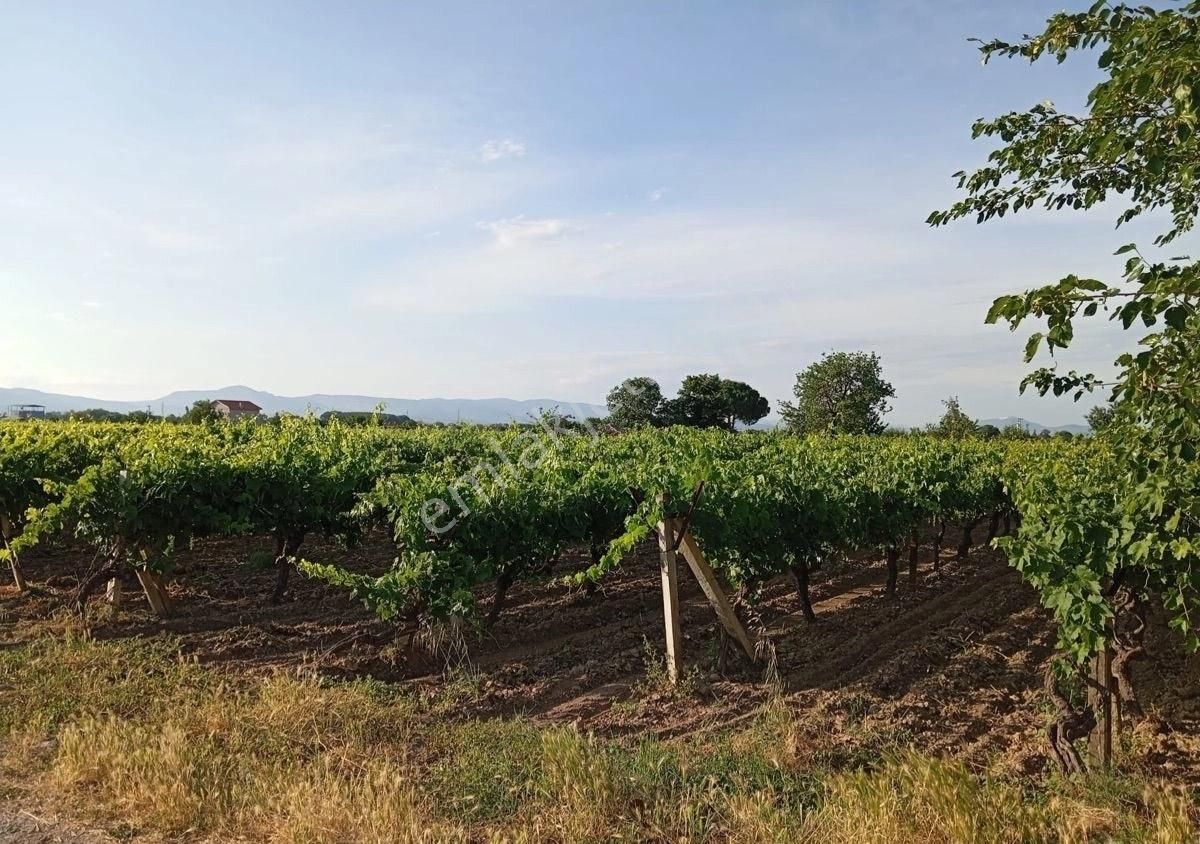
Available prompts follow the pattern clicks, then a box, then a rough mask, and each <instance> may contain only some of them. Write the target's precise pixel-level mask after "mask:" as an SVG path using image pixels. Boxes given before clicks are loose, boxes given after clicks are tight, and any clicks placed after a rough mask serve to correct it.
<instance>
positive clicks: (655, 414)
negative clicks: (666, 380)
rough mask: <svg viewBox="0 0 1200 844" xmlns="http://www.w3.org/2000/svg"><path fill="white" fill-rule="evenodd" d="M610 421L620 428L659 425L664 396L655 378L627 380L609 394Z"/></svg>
mask: <svg viewBox="0 0 1200 844" xmlns="http://www.w3.org/2000/svg"><path fill="white" fill-rule="evenodd" d="M607 401H608V421H609V422H610V423H611V424H613V425H615V426H616V427H618V428H637V427H640V426H643V425H657V424H659V422H660V414H661V413H662V405H663V394H662V389H661V388H660V387H659V386H658V382H657V381H655V380H654V379H653V378H646V377H640V378H626V379H625V380H624V381H622V382H621V383H620V384H618V385H617V386H616V387H613V388H612V390H610V391H609V393H608V400H607Z"/></svg>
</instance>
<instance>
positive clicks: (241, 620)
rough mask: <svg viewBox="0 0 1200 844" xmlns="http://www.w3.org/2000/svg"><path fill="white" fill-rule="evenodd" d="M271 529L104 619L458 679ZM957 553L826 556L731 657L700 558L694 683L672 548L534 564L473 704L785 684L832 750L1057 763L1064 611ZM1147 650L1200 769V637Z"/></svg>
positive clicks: (621, 717) (1013, 769) (46, 581)
mask: <svg viewBox="0 0 1200 844" xmlns="http://www.w3.org/2000/svg"><path fill="white" fill-rule="evenodd" d="M269 551H270V544H269V542H268V541H267V540H266V539H253V538H251V539H237V540H210V541H205V542H202V543H199V544H198V545H197V547H196V548H194V549H192V550H189V551H187V552H185V553H182V554H180V555H179V559H178V565H177V571H176V573H175V575H174V576H173V577H172V578H171V580H170V582H169V591H170V595H171V599H172V602H173V605H174V607H173V614H172V616H171V617H170V618H166V619H160V618H157V617H155V616H154V615H153V614H151V613H150V611H149V607H148V606H147V605H146V604H145V600H144V598H143V597H142V596H141V594H140V592H138V591H136V588H137V587H136V581H132V580H131V581H130V582H129V583H128V584H127V585H126V596H125V601H124V604H123V607H122V610H121V612H120V613H119V615H117V617H115V618H113V619H107V618H103V616H104V615H105V614H106V612H107V610H106V608H103V607H102V606H101V605H100V604H99V603H97V604H94V608H93V616H94V617H95V621H94V629H93V635H95V636H96V637H97V638H114V637H131V636H160V635H171V636H175V637H178V640H179V642H180V644H181V649H182V650H183V652H184V653H185V654H187V655H189V656H194V657H195V658H196V659H198V660H199V661H201V662H206V663H212V664H215V665H218V666H220V667H221V668H222V669H223V670H227V671H229V672H234V673H238V672H241V673H264V672H270V671H274V670H277V669H287V670H294V669H297V668H306V669H309V670H313V671H316V672H320V673H323V674H328V675H331V676H336V677H363V676H373V677H378V678H380V679H384V680H387V681H391V682H396V683H400V684H403V685H406V686H409V687H412V688H413V689H414V690H417V691H421V692H428V691H435V690H436V689H437V688H439V686H440V685H441V684H443V683H444V669H445V662H444V661H443V660H439V659H431V658H430V657H428V655H423V654H421V653H418V652H416V651H414V650H413V649H412V648H410V647H407V646H406V645H405V643H403V642H397V641H396V631H395V628H393V627H391V626H389V625H386V624H383V623H381V622H379V621H377V620H376V619H375V618H374V617H373V616H371V615H370V614H369V613H368V612H367V611H366V610H364V609H363V608H362V607H361V606H359V605H358V604H356V603H355V602H354V601H352V600H351V599H350V598H349V597H348V596H347V595H346V594H345V593H344V592H343V591H342V590H340V589H337V588H334V587H330V586H326V585H323V584H321V583H317V582H314V581H311V580H307V579H306V578H304V577H301V576H296V577H293V583H292V587H291V589H290V591H289V595H288V598H287V600H286V601H285V602H284V603H282V604H281V605H278V606H273V605H271V604H270V602H269V596H270V594H271V588H272V586H273V583H274V576H275V575H274V572H273V570H270V569H267V568H262V567H257V566H255V565H254V564H253V562H252V561H253V560H255V559H257V558H260V557H263V556H265V555H266V553H267V552H269ZM302 553H303V555H304V556H307V557H309V558H311V559H314V560H324V561H336V562H340V563H342V564H345V565H348V566H349V567H351V568H354V569H356V570H359V571H373V572H380V571H383V570H385V569H386V567H387V566H388V564H389V563H390V561H391V559H392V556H393V550H392V548H391V545H390V543H389V542H388V541H387V540H386V538H383V537H371V538H369V539H368V541H367V542H365V543H364V544H363V545H362V546H360V547H358V548H356V549H354V550H350V551H347V550H345V549H342V548H339V547H337V546H336V545H333V544H325V543H320V542H316V543H312V544H310V545H306V546H305V547H304V548H303V549H302ZM951 557H952V552H950V551H946V552H943V559H942V560H940V561H939V565H938V566H937V567H936V570H935V567H934V565H933V560H932V559H931V549H930V547H929V546H925V547H924V548H923V549H922V553H921V557H920V571H919V577H918V578H917V580H916V582H910V581H909V579H908V577H907V574H902V576H901V579H900V585H899V589H898V594H897V595H896V596H894V597H888V596H886V595H885V592H884V583H885V580H886V566H885V564H884V563H883V561H882V560H880V559H877V558H875V557H874V556H872V555H866V556H863V557H859V558H856V559H850V560H845V561H841V562H839V563H830V564H827V565H826V566H825V568H824V570H822V571H820V572H818V573H816V574H814V575H813V583H812V596H813V602H814V607H815V610H816V613H817V617H818V620H817V622H816V623H815V624H809V623H807V622H805V620H804V618H803V616H802V615H801V614H800V604H799V600H798V599H797V597H796V594H795V591H794V589H793V587H792V584H791V582H790V581H788V580H785V579H780V580H778V581H775V582H772V583H770V584H768V585H767V587H766V588H765V589H764V591H763V594H762V596H761V599H760V600H759V601H758V602H757V603H756V604H755V605H753V606H752V607H751V608H750V611H749V615H748V617H747V620H748V621H749V623H750V624H751V626H752V628H753V629H756V630H765V631H766V634H767V638H768V639H769V641H770V642H771V644H772V646H773V654H769V655H768V656H767V657H766V659H764V660H762V661H760V663H759V664H751V663H750V662H749V660H747V659H745V658H744V657H741V658H739V657H738V655H736V654H733V655H732V656H731V658H730V659H729V660H727V661H726V664H725V670H724V671H722V672H718V671H717V664H718V663H717V658H716V654H717V651H718V649H719V637H718V634H717V624H716V621H715V616H714V614H713V612H712V610H711V608H710V607H709V605H708V603H707V601H706V600H705V598H704V596H703V594H702V592H701V591H700V589H699V587H698V585H697V584H696V583H695V581H694V580H693V579H692V578H691V575H690V573H689V572H688V571H687V569H686V567H685V566H683V565H682V564H681V567H680V569H681V571H680V574H681V584H682V587H681V602H682V627H683V631H684V642H683V653H684V658H685V661H686V663H687V665H688V671H687V676H686V682H685V684H684V689H685V693H683V694H680V693H668V692H667V691H665V689H664V686H663V684H661V683H658V682H655V676H656V673H657V670H656V668H655V658H654V654H655V653H656V650H660V649H661V643H662V641H663V619H662V597H661V586H660V579H659V571H658V556H657V552H656V549H655V548H653V547H649V546H648V547H645V548H643V549H640V550H639V552H638V553H637V554H636V555H635V556H634V558H633V559H632V560H630V561H628V562H627V564H626V566H625V567H624V569H623V570H622V571H621V572H619V573H617V574H616V575H615V576H614V577H612V578H610V579H609V580H608V581H606V582H605V583H604V584H603V585H602V588H601V591H600V592H599V593H598V594H596V595H593V596H590V597H589V596H585V595H584V594H583V593H582V591H581V590H579V589H577V588H569V587H567V586H564V585H563V584H562V583H561V582H559V581H558V580H556V579H555V578H554V577H548V578H547V580H546V581H545V582H543V583H526V584H520V585H518V586H515V587H513V589H512V590H511V591H510V592H509V595H508V600H507V603H506V606H505V609H504V612H503V613H502V615H501V616H500V618H499V620H498V622H497V623H496V624H495V625H493V626H492V627H491V628H490V629H488V630H486V631H483V632H482V633H471V634H469V635H468V636H467V648H468V653H469V665H470V667H471V669H470V672H471V675H472V676H473V677H474V678H475V679H474V681H473V687H474V690H475V691H474V693H473V694H471V695H470V696H468V697H466V698H464V699H463V700H462V702H461V714H462V715H463V716H464V717H468V716H472V715H487V714H492V715H514V716H516V715H520V716H523V717H527V718H529V719H532V720H533V721H535V722H542V723H554V722H558V723H576V724H578V725H579V726H580V727H582V728H584V729H588V730H592V731H595V732H597V733H600V734H604V735H610V736H614V737H623V736H628V737H643V736H651V735H652V736H657V737H661V738H668V739H669V738H672V737H676V736H686V735H694V734H697V733H705V732H712V731H718V730H723V729H726V728H728V727H730V726H732V725H736V724H737V723H738V722H739V721H742V720H746V719H749V718H751V717H753V716H754V714H755V713H756V712H758V711H760V708H761V705H762V704H763V703H765V702H766V701H767V700H768V699H770V698H772V697H774V698H775V699H777V700H781V701H782V702H783V703H785V704H786V705H787V706H788V707H789V708H790V709H791V710H792V711H793V712H794V713H795V716H796V718H797V719H798V725H799V726H798V729H797V731H796V734H795V739H794V740H795V742H796V744H797V746H796V747H793V748H789V750H790V751H791V752H793V753H799V754H800V755H801V756H804V755H811V756H812V758H813V760H814V762H826V763H836V762H837V761H838V760H853V759H854V758H861V757H862V756H864V755H869V754H877V753H878V751H879V749H880V748H882V747H891V746H895V745H896V744H903V743H906V742H912V743H914V744H916V745H917V746H918V747H920V748H921V749H923V750H925V751H933V752H945V753H949V754H951V755H954V756H956V757H959V758H962V759H964V760H966V761H967V762H968V763H969V764H971V765H972V766H973V767H976V768H978V769H980V770H989V771H993V772H997V773H999V772H1004V773H1009V774H1022V775H1027V776H1028V775H1037V774H1038V773H1039V772H1041V771H1043V770H1045V769H1046V767H1047V765H1048V764H1049V762H1048V756H1047V753H1046V746H1045V743H1044V741H1043V739H1042V734H1043V731H1044V727H1045V725H1046V724H1047V722H1048V713H1049V712H1050V708H1049V705H1048V703H1047V700H1046V698H1045V695H1044V693H1043V692H1042V688H1041V687H1042V674H1043V670H1044V668H1045V665H1046V663H1047V661H1048V660H1049V659H1050V657H1051V656H1052V651H1053V644H1054V633H1053V628H1052V625H1051V623H1050V619H1049V616H1048V614H1047V613H1046V612H1045V611H1044V610H1043V609H1041V608H1040V607H1039V606H1038V603H1037V600H1036V596H1035V594H1034V593H1033V591H1032V590H1031V589H1030V588H1029V587H1028V586H1026V585H1025V584H1024V583H1022V581H1021V579H1020V577H1019V575H1018V574H1017V573H1016V572H1014V571H1013V570H1012V569H1010V568H1009V567H1008V566H1007V565H1006V562H1005V560H1004V559H1003V558H1002V557H1001V555H999V554H998V553H997V552H995V551H992V550H990V549H988V548H985V547H979V546H977V547H976V548H974V549H973V550H972V552H971V554H970V555H969V556H968V558H967V559H965V560H963V561H956V560H954V559H951ZM906 563H907V561H906V560H904V561H902V567H904V566H906ZM583 564H584V562H583V559H582V556H581V555H580V554H573V555H567V557H565V558H564V559H562V560H560V561H558V562H557V564H556V567H555V570H554V574H555V575H558V574H562V573H565V572H567V571H569V570H571V569H572V568H573V567H579V566H582V565H583ZM90 565H91V562H90V558H89V557H88V556H87V555H82V554H80V553H78V552H72V551H53V552H47V553H41V554H38V555H35V556H32V557H31V558H30V559H28V561H27V569H28V574H29V577H30V579H31V580H32V581H33V583H34V585H35V590H34V591H33V592H32V594H28V595H24V596H16V595H14V594H13V593H12V591H11V590H9V591H4V592H0V639H2V640H4V641H6V642H9V643H11V642H14V641H20V640H23V639H28V638H31V637H34V636H37V635H43V634H44V633H46V632H48V631H52V630H54V629H55V627H56V626H58V625H61V624H64V623H66V621H65V619H66V614H67V610H66V609H65V607H66V605H67V604H68V603H69V599H70V597H71V595H72V593H73V590H74V589H75V586H76V584H77V582H78V580H79V578H81V577H83V576H86V573H87V569H88V568H89V567H90ZM480 600H481V602H484V603H486V602H488V601H490V600H491V595H490V594H488V592H486V591H484V592H482V593H481V595H480ZM648 652H649V653H650V658H649V659H648V657H647V654H648ZM1147 652H1148V653H1149V654H1150V655H1151V656H1150V657H1148V658H1146V659H1144V660H1142V661H1140V662H1138V663H1136V664H1135V681H1136V682H1137V685H1138V687H1139V689H1140V690H1141V694H1142V697H1143V701H1142V702H1143V705H1144V706H1145V708H1146V710H1147V717H1146V718H1145V720H1144V721H1143V722H1141V723H1140V724H1139V725H1138V726H1137V728H1136V729H1135V731H1134V733H1133V743H1132V747H1133V749H1132V752H1133V753H1135V754H1136V755H1137V758H1138V759H1139V760H1140V762H1141V763H1142V764H1144V765H1145V766H1146V767H1147V768H1149V769H1150V772H1151V773H1153V774H1154V775H1156V776H1160V777H1165V778H1167V779H1169V780H1172V781H1174V782H1178V783H1185V784H1189V785H1191V786H1192V787H1197V788H1200V657H1198V656H1195V655H1193V656H1190V657H1189V656H1187V655H1185V654H1184V653H1183V652H1182V650H1181V648H1180V646H1179V642H1178V641H1177V639H1176V637H1174V636H1173V634H1169V633H1167V632H1166V631H1165V629H1164V628H1163V627H1162V625H1161V624H1158V623H1152V624H1151V626H1150V634H1149V636H1148V640H1147Z"/></svg>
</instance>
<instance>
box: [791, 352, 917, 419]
mask: <svg viewBox="0 0 1200 844" xmlns="http://www.w3.org/2000/svg"><path fill="white" fill-rule="evenodd" d="M794 393H795V396H796V402H795V404H791V403H788V402H784V403H783V405H782V407H781V411H780V412H781V414H782V416H783V419H784V422H786V423H787V426H788V428H790V429H791V430H793V431H797V432H799V433H803V434H810V433H839V434H878V433H882V432H883V430H884V427H885V426H884V424H883V415H884V414H885V413H887V412H888V411H889V410H891V407H889V406H888V403H887V400H888V399H890V398H892V397H894V396H895V395H896V391H895V389H894V388H893V387H892V385H891V384H889V383H888V382H887V381H885V380H884V379H883V369H882V366H881V364H880V361H879V355H877V354H875V353H874V352H834V353H831V354H825V355H822V357H821V360H819V361H817V362H816V363H813V364H811V365H810V366H809V367H808V368H807V369H805V370H804V371H803V372H801V373H800V374H798V375H797V376H796V386H795V389H794Z"/></svg>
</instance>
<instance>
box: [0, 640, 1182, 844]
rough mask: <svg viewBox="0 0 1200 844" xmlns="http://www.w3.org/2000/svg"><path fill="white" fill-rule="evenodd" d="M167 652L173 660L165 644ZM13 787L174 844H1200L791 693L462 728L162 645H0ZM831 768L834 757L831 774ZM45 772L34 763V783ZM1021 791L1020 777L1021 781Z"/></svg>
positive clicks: (1111, 802)
mask: <svg viewBox="0 0 1200 844" xmlns="http://www.w3.org/2000/svg"><path fill="white" fill-rule="evenodd" d="M167 650H168V651H169V649H167ZM0 704H3V706H4V707H5V708H4V709H3V710H0V741H3V746H2V747H0V750H3V754H0V755H3V757H4V758H5V759H6V760H8V761H10V762H11V760H17V759H20V760H22V761H21V763H20V765H18V764H7V763H6V765H5V766H4V768H3V769H2V770H0V775H2V776H3V778H4V779H5V780H7V781H8V782H9V784H10V785H11V784H12V783H13V782H17V780H16V777H17V772H18V770H19V769H21V770H22V775H23V778H22V779H21V781H19V782H18V785H19V787H22V788H27V789H30V788H32V789H36V790H38V791H39V792H42V793H43V794H46V795H52V796H54V797H55V798H56V799H60V801H61V802H62V804H63V805H65V806H73V807H76V809H77V810H78V811H80V812H91V813H93V817H94V819H97V820H103V821H110V822H120V823H121V824H123V825H126V826H131V827H133V828H135V829H140V830H147V831H153V832H157V833H160V834H163V835H166V836H169V837H172V838H176V837H187V838H188V839H189V840H194V839H208V840H213V841H225V840H231V839H239V838H240V839H243V840H254V841H270V842H304V844H326V842H328V844H332V843H333V842H339V844H340V842H384V841H387V842H392V841H403V842H418V841H439V842H440V841H479V840H484V841H497V842H500V841H513V842H544V841H556V842H587V841H611V840H614V839H618V840H639V841H640V840H657V841H697V842H701V841H732V842H742V843H744V844H768V842H785V841H787V842H790V841H813V842H841V841H847V842H849V841H854V842H889V843H890V842H918V841H919V842H1017V841H1022V842H1023V841H1088V840H1095V841H1101V840H1110V839H1117V840H1125V841H1146V842H1161V843H1162V844H1169V843H1170V842H1184V841H1192V840H1194V839H1195V836H1196V833H1197V829H1196V827H1195V825H1194V822H1193V819H1192V818H1191V817H1190V814H1191V813H1193V812H1194V811H1195V807H1194V805H1191V804H1189V803H1188V802H1187V801H1186V800H1185V799H1184V798H1182V797H1179V796H1175V795H1172V794H1170V793H1169V792H1167V791H1165V790H1163V789H1161V788H1154V789H1150V790H1145V791H1144V790H1143V789H1144V786H1143V785H1142V784H1139V783H1136V782H1134V781H1131V780H1127V779H1115V778H1108V779H1103V780H1094V781H1093V780H1089V781H1082V782H1067V781H1063V782H1056V783H1050V784H1049V787H1041V788H1039V789H1032V788H1031V787H1030V785H1029V784H1028V783H1017V782H1013V781H1007V780H997V779H986V778H980V777H978V776H976V775H973V774H972V773H970V772H969V771H967V770H966V769H965V768H964V767H963V766H961V765H960V764H958V763H955V762H953V761H946V760H938V759H931V758H928V757H924V756H921V755H919V754H916V753H914V752H912V751H908V750H903V749H895V748H893V749H891V750H887V751H885V755H884V757H882V758H880V757H879V756H876V757H874V758H872V759H871V760H868V764H867V766H865V767H864V766H863V764H862V763H861V762H849V763H848V762H845V760H841V761H838V762H831V763H830V764H831V765H832V766H833V768H834V769H833V770H821V769H814V768H813V767H812V766H813V765H814V761H815V760H819V759H821V758H825V759H831V760H832V759H835V758H836V757H835V756H830V755H825V754H817V755H816V756H814V755H813V754H812V753H811V752H810V751H811V748H809V747H808V746H807V745H806V743H805V740H802V739H803V738H804V737H799V736H798V735H797V726H796V723H795V719H794V718H793V717H792V715H791V713H790V711H789V710H788V707H787V705H786V703H784V702H783V701H780V700H776V701H774V702H773V703H772V704H771V705H769V706H768V707H767V709H766V710H764V712H763V714H762V717H760V718H759V719H758V721H757V722H756V723H755V724H754V725H753V726H751V727H750V728H748V729H744V730H741V731H738V732H736V733H733V734H730V735H726V736H722V737H719V738H716V739H709V740H707V741H706V742H705V743H703V744H700V743H690V744H689V743H682V744H681V743H673V744H663V743H658V742H645V743H642V744H638V745H629V744H619V743H616V742H613V741H607V740H602V739H598V738H595V737H592V736H588V735H583V734H580V733H579V732H578V731H576V730H574V729H572V728H566V727H558V728H537V727H534V726H533V725H531V724H529V723H528V722H523V721H509V720H501V719H491V720H476V721H461V722H460V721H455V720H453V719H452V718H450V717H449V716H448V715H447V713H446V712H445V711H443V708H442V707H440V706H439V705H438V704H437V702H434V703H432V704H427V703H422V702H420V701H416V700H413V699H410V698H407V697H403V696H399V695H397V694H395V693H394V692H393V691H391V690H389V689H388V688H386V687H383V686H380V685H375V684H369V683H347V684H327V683H322V682H319V681H318V680H316V679H313V678H303V677H296V676H282V675H280V676H276V677H272V678H270V679H266V680H244V681H242V682H241V683H239V684H236V685H235V684H231V683H230V682H228V681H227V680H226V679H225V678H222V677H221V676H220V675H219V674H217V673H216V672H214V671H211V670H210V669H205V668H202V667H200V666H196V665H193V664H190V663H187V662H186V661H180V660H174V661H172V660H171V659H170V654H169V652H167V651H165V650H164V649H163V647H161V646H152V647H148V646H146V645H144V644H143V645H130V644H127V645H121V646H116V645H100V644H95V643H81V642H78V641H58V642H47V643H39V644H38V645H36V646H34V647H30V648H25V649H13V650H10V651H6V652H2V653H0ZM817 764H821V763H819V762H817ZM30 772H32V773H30ZM1022 786H1024V787H1022Z"/></svg>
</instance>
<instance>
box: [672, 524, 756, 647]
mask: <svg viewBox="0 0 1200 844" xmlns="http://www.w3.org/2000/svg"><path fill="white" fill-rule="evenodd" d="M680 548H681V549H682V550H683V558H684V559H685V560H687V564H688V567H689V568H691V570H692V574H694V575H695V576H696V580H698V581H700V588H701V589H703V590H704V595H705V596H706V597H707V598H708V601H709V603H710V604H712V606H713V609H714V610H716V612H717V618H719V619H720V620H721V624H722V625H724V627H725V629H726V630H727V631H728V632H729V635H730V636H732V637H733V638H734V640H735V641H736V642H737V643H738V644H739V645H741V647H742V650H743V651H745V652H746V656H748V657H750V659H751V661H754V660H756V659H757V656H758V655H757V652H756V650H755V647H754V643H753V642H752V641H750V636H749V634H747V633H746V628H744V627H743V626H742V623H741V621H739V620H738V617H737V613H735V612H734V611H733V607H732V606H731V605H730V603H729V599H728V598H726V597H725V591H724V590H723V589H722V588H721V583H720V581H718V580H717V575H716V574H715V573H714V572H713V570H712V566H710V565H709V564H708V560H706V559H704V553H703V552H702V551H701V550H700V546H699V545H698V544H697V543H696V540H695V538H694V537H693V536H692V535H691V533H685V534H684V535H683V542H682V543H681V544H680Z"/></svg>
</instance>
